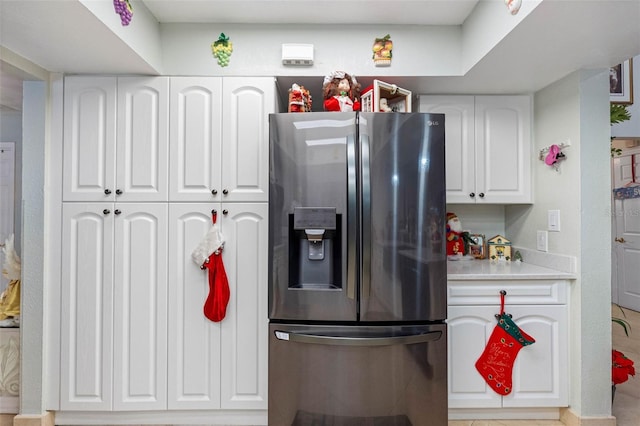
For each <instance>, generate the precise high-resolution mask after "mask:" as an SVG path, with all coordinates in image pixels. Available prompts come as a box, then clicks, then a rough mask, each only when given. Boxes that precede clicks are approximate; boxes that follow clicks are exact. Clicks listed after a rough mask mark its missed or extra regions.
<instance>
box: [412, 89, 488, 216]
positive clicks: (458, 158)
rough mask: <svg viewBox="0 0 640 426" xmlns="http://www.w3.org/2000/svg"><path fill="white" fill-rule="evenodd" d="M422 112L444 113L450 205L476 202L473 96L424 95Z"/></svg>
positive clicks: (421, 100) (448, 199)
mask: <svg viewBox="0 0 640 426" xmlns="http://www.w3.org/2000/svg"><path fill="white" fill-rule="evenodd" d="M420 112H434V113H439V114H445V120H444V124H445V135H446V137H445V151H446V170H447V203H475V196H476V194H475V192H476V190H475V184H476V172H475V148H474V144H475V140H474V137H475V136H474V130H473V129H474V125H475V123H474V98H473V96H421V97H420Z"/></svg>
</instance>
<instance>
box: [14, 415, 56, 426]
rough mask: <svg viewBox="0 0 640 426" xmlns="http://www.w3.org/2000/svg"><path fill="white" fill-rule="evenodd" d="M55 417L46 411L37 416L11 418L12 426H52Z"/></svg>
mask: <svg viewBox="0 0 640 426" xmlns="http://www.w3.org/2000/svg"><path fill="white" fill-rule="evenodd" d="M54 425H55V415H54V414H53V413H52V412H50V411H47V412H46V413H42V414H40V415H38V414H18V415H17V416H15V417H14V418H13V426H54Z"/></svg>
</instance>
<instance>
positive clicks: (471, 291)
mask: <svg viewBox="0 0 640 426" xmlns="http://www.w3.org/2000/svg"><path fill="white" fill-rule="evenodd" d="M567 285H568V282H567V281H562V280H561V281H550V280H540V281H536V280H525V281H505V282H504V283H501V282H499V281H450V282H449V287H448V291H449V302H448V303H449V306H448V320H447V323H448V339H449V346H448V356H449V380H448V386H449V408H453V409H455V408H507V407H508V408H519V407H528V408H532V407H564V406H567V405H568V347H569V346H568V345H569V344H568V337H569V336H568V328H569V327H568V321H569V314H568V306H567ZM500 290H505V291H506V292H507V294H506V297H505V300H506V306H505V312H507V313H509V314H511V315H512V316H513V320H514V321H515V323H516V324H517V325H518V327H520V328H521V329H522V330H524V331H525V332H526V333H528V334H529V335H530V336H532V337H533V338H534V339H535V340H536V342H535V343H534V344H532V345H529V346H525V347H523V348H522V349H521V350H520V352H519V353H518V356H517V357H516V361H515V363H514V366H513V373H512V379H513V392H512V393H511V394H510V395H508V396H504V397H502V396H500V395H498V394H497V393H496V392H494V391H493V390H492V389H491V388H490V387H489V386H488V385H487V384H486V382H485V381H484V379H483V378H482V376H481V375H480V374H479V373H478V371H477V370H476V368H475V363H476V361H477V360H478V358H479V357H480V355H481V354H482V352H483V351H484V349H485V346H486V344H487V342H488V340H489V337H490V335H491V332H492V331H493V329H494V327H495V326H496V324H497V322H496V318H495V314H498V313H499V312H500Z"/></svg>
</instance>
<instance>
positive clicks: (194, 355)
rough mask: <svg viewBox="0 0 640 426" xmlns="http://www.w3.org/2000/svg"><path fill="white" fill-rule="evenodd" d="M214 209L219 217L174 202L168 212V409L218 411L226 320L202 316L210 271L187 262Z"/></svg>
mask: <svg viewBox="0 0 640 426" xmlns="http://www.w3.org/2000/svg"><path fill="white" fill-rule="evenodd" d="M212 209H215V210H217V211H218V212H219V211H220V207H219V204H216V203H200V204H186V203H181V204H178V203H174V204H171V205H170V207H169V223H170V226H169V300H170V301H171V303H170V304H169V311H168V317H169V318H170V321H169V342H170V345H169V368H168V389H169V395H168V398H169V400H168V408H169V409H170V410H188V409H193V410H210V409H217V408H220V327H221V326H222V324H224V320H223V322H212V321H210V320H208V319H207V318H206V317H205V316H204V312H203V306H204V303H205V300H206V298H207V296H208V295H209V280H208V270H202V269H200V267H199V266H198V265H197V264H196V263H195V262H194V261H193V260H192V258H191V253H192V252H193V250H194V249H195V248H196V247H197V246H198V244H199V243H200V241H201V240H202V239H203V238H204V236H205V235H206V234H207V231H209V229H210V228H211V226H212V218H211V210H212ZM218 216H219V218H221V214H219V215H218ZM226 266H227V267H230V265H228V264H227V265H226Z"/></svg>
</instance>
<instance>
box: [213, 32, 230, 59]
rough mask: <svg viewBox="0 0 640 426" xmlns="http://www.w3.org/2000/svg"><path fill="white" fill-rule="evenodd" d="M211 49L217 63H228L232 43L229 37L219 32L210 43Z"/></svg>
mask: <svg viewBox="0 0 640 426" xmlns="http://www.w3.org/2000/svg"><path fill="white" fill-rule="evenodd" d="M211 51H212V52H213V56H214V57H215V58H216V59H217V60H218V65H220V66H221V67H226V66H227V65H229V58H230V57H231V53H233V43H231V42H230V41H229V37H227V36H226V35H224V33H220V37H218V40H216V41H214V42H213V43H211Z"/></svg>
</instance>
